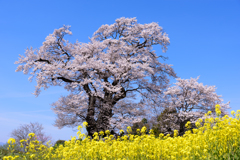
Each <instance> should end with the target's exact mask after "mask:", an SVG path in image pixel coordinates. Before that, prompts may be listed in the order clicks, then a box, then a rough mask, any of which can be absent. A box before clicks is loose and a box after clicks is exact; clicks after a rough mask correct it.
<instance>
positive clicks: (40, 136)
mask: <svg viewBox="0 0 240 160" xmlns="http://www.w3.org/2000/svg"><path fill="white" fill-rule="evenodd" d="M43 129H44V128H43V126H42V124H39V123H38V122H36V123H32V122H30V124H25V125H21V126H20V127H19V128H18V129H15V130H13V131H12V132H11V137H12V138H14V139H15V140H16V144H17V145H21V143H20V140H22V139H25V140H27V139H28V138H29V137H28V134H29V133H34V134H35V135H36V138H35V137H34V138H33V139H34V140H36V139H37V140H38V141H39V142H42V144H43V145H46V143H47V142H48V141H49V140H50V141H51V137H50V136H46V135H45V133H44V132H42V130H43ZM28 142H29V141H28ZM23 145H24V146H27V143H26V142H25V143H23Z"/></svg>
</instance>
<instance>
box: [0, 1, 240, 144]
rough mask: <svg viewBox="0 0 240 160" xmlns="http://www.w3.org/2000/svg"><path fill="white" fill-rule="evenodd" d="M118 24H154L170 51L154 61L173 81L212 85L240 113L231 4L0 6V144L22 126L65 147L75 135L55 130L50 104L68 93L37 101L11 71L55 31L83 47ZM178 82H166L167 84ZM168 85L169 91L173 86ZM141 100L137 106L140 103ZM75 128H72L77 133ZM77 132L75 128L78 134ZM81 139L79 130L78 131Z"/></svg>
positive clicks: (53, 90)
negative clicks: (66, 32)
mask: <svg viewBox="0 0 240 160" xmlns="http://www.w3.org/2000/svg"><path fill="white" fill-rule="evenodd" d="M120 17H128V18H131V17H136V18H137V20H138V23H142V24H144V23H151V22H158V24H159V25H160V26H162V27H163V29H164V30H165V31H166V33H167V34H168V35H169V38H170V45H169V46H168V51H167V52H166V53H162V51H161V47H160V46H154V47H153V49H154V50H156V53H157V55H163V56H166V57H168V58H169V59H168V60H166V61H163V60H162V59H160V58H159V60H160V62H163V63H167V64H172V65H173V69H174V70H175V72H176V73H177V76H179V77H180V78H183V79H190V78H191V77H192V78H197V76H199V75H200V78H199V80H198V82H199V83H203V85H208V86H216V88H217V89H216V93H217V94H218V95H222V96H223V97H221V98H222V99H223V100H224V101H223V103H227V102H228V101H230V107H231V109H229V110H228V111H229V112H230V111H232V110H234V111H236V110H238V109H240V94H239V90H240V84H239V79H240V63H239V58H240V55H239V53H240V52H239V51H240V41H239V37H240V30H239V28H240V21H239V18H240V1H237V0H225V1H223V0H201V1H198V0H194V1H193V0H189V1H187V0H181V1H180V0H165V1H163V0H148V1H141V0H138V1H127V0H122V1H110V0H105V1H77V0H75V1H73V0H72V1H63V0H58V1H56V0H52V1H47V0H41V1H30V0H22V1H17V0H16V1H12V0H8V1H3V0H2V1H0V35H1V38H0V44H1V46H0V48H1V50H0V55H1V58H0V64H1V67H0V73H1V78H0V109H1V112H0V126H1V132H0V142H7V140H8V139H9V138H10V133H11V131H12V130H14V129H16V128H18V127H19V126H20V124H29V123H30V122H39V123H40V124H42V125H43V127H44V132H45V133H46V135H50V136H52V137H53V140H54V141H56V140H58V139H62V140H68V139H70V138H71V136H76V131H73V129H72V128H67V127H65V128H63V129H60V130H59V129H58V128H57V127H54V126H53V124H54V120H55V118H56V115H55V113H54V112H53V111H52V110H50V108H51V107H52V106H51V105H50V104H52V103H54V102H56V101H58V99H59V98H60V96H61V95H62V96H67V95H68V94H69V93H70V92H68V91H67V90H65V89H64V86H62V87H59V86H57V87H56V86H51V87H50V88H49V89H47V90H44V89H41V90H42V92H41V94H40V95H39V96H38V97H37V98H35V96H34V95H33V94H32V93H33V92H34V91H35V86H36V84H37V83H36V79H33V81H32V83H31V82H29V81H28V77H29V76H30V74H28V75H24V74H23V73H22V72H15V70H16V68H17V66H18V65H17V64H14V62H15V61H17V60H18V57H19V54H20V55H25V54H24V52H25V49H26V48H27V47H31V46H32V47H33V48H39V47H40V46H41V45H42V42H43V41H45V38H46V36H48V35H49V34H51V33H52V32H53V31H54V29H57V28H60V27H62V26H63V25H64V24H65V25H71V31H72V32H73V35H72V36H67V38H66V39H68V40H69V41H70V42H72V43H74V42H75V41H76V40H77V39H78V41H80V42H84V43H88V42H89V39H88V37H92V34H93V33H94V32H95V31H96V30H97V29H98V28H99V27H100V26H101V25H103V24H112V23H114V22H115V20H116V19H117V18H120ZM173 83H176V79H173V78H172V79H171V84H173ZM172 86H174V84H173V85H172ZM138 100H140V99H138ZM76 128H77V127H76ZM76 128H75V129H76ZM83 131H84V133H85V131H86V130H85V129H84V130H83Z"/></svg>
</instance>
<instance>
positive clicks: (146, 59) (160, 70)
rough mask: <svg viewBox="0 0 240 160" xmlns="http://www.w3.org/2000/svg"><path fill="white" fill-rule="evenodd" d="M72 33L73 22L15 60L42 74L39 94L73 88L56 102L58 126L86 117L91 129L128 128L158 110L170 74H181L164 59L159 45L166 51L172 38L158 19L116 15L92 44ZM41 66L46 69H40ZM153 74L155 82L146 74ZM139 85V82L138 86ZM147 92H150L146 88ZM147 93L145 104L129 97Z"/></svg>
mask: <svg viewBox="0 0 240 160" xmlns="http://www.w3.org/2000/svg"><path fill="white" fill-rule="evenodd" d="M67 34H68V35H71V34H72V32H71V31H70V26H63V27H62V28H59V29H56V30H54V32H53V34H50V35H49V36H47V37H46V41H45V42H43V45H42V46H41V47H40V48H39V49H33V48H30V49H29V48H28V49H27V50H26V52H25V55H26V56H25V57H24V56H21V55H20V58H19V60H18V61H17V62H15V64H20V63H26V64H25V65H19V66H18V68H17V70H16V72H18V71H23V73H24V74H28V72H29V69H31V68H33V71H32V72H31V73H30V74H31V75H32V76H31V77H30V78H29V80H30V81H32V78H33V77H34V76H35V75H36V76H37V77H36V80H37V86H36V90H35V92H34V95H36V97H37V96H38V95H39V94H40V88H41V87H43V88H44V89H47V88H49V86H50V85H53V86H57V85H58V86H62V85H63V83H64V82H65V83H64V84H65V87H64V88H65V89H67V90H68V91H71V93H70V95H68V96H67V97H61V98H60V99H59V101H58V102H56V103H53V104H52V106H54V108H52V109H53V111H54V112H55V113H56V114H57V116H58V118H57V119H56V122H55V126H57V127H58V128H62V127H64V126H68V127H75V126H78V125H80V124H81V123H82V122H84V121H86V122H87V123H88V126H87V128H86V129H87V132H88V135H89V136H91V137H92V135H93V134H94V132H100V131H105V130H107V129H112V130H113V129H114V130H115V129H122V127H123V126H124V127H127V126H129V125H131V124H132V123H135V122H138V121H140V120H141V119H142V118H143V116H146V115H150V113H151V111H152V110H151V109H149V108H148V109H146V108H145V103H149V104H150V103H151V105H148V107H150V108H152V109H155V110H156V104H157V101H156V100H158V101H159V97H161V95H162V94H163V90H164V89H165V88H166V87H168V86H169V85H168V83H169V79H168V78H167V75H168V76H170V77H174V78H177V76H176V73H175V72H174V70H173V69H172V68H171V66H172V65H168V64H164V63H160V62H159V61H158V60H157V58H159V57H161V58H162V59H163V60H165V59H166V57H163V56H156V54H155V51H154V50H152V46H153V45H161V46H162V51H163V52H166V50H167V46H168V45H169V43H170V41H169V38H168V35H167V34H166V33H165V32H164V31H163V29H162V27H160V26H159V25H158V24H157V23H155V22H152V23H149V24H139V23H137V20H136V18H120V19H116V21H115V23H114V24H111V25H102V26H101V27H100V28H99V29H98V30H97V31H96V32H95V33H94V34H93V37H92V38H89V40H90V42H89V43H80V42H78V41H77V42H76V43H74V44H72V43H70V42H69V41H67V40H65V39H64V36H65V35H67ZM37 71H40V72H37ZM145 77H151V81H149V80H148V79H144V78H145ZM133 84H135V85H137V87H133V86H132V85H133ZM144 91H146V92H144ZM136 92H137V93H139V94H140V95H141V96H142V97H145V99H147V100H145V101H141V102H140V103H132V102H129V103H128V102H127V98H134V97H135V96H136V95H135V94H134V93H136Z"/></svg>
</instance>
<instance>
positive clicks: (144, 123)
mask: <svg viewBox="0 0 240 160" xmlns="http://www.w3.org/2000/svg"><path fill="white" fill-rule="evenodd" d="M144 126H145V127H146V128H147V132H146V134H149V131H150V124H149V123H148V121H147V119H146V118H143V119H142V121H140V122H136V123H133V126H130V127H131V129H132V132H131V135H139V134H138V132H137V129H140V131H141V129H142V127H144ZM140 135H141V132H140Z"/></svg>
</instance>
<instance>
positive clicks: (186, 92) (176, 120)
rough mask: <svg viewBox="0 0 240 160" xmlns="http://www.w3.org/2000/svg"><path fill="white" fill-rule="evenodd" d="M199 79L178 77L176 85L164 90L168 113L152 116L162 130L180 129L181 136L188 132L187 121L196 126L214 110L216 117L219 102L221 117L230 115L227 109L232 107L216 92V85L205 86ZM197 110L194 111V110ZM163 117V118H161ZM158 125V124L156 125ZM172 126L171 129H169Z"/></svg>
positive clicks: (193, 126) (164, 131) (166, 132)
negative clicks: (216, 107)
mask: <svg viewBox="0 0 240 160" xmlns="http://www.w3.org/2000/svg"><path fill="white" fill-rule="evenodd" d="M198 79H199V77H197V79H193V78H191V79H190V80H188V79H186V80H184V79H181V78H177V81H178V82H177V83H175V84H176V86H174V87H169V88H167V91H165V92H164V96H163V97H164V99H165V102H162V103H161V104H162V106H164V108H166V109H167V110H166V111H167V113H168V114H166V115H162V116H163V117H164V118H161V117H160V116H158V117H157V119H156V117H155V118H154V117H153V118H152V121H155V122H157V124H158V127H159V128H161V130H162V132H163V133H164V134H165V135H166V134H170V135H172V134H173V132H174V130H178V133H179V135H180V136H182V135H183V134H184V133H185V132H186V130H187V129H186V127H185V124H186V123H187V121H190V122H191V126H192V128H196V126H195V122H196V121H197V119H199V118H201V119H203V121H204V120H205V119H206V117H205V116H204V115H205V114H206V113H207V112H208V111H211V112H212V115H211V116H208V117H213V118H216V117H217V116H216V112H215V105H216V104H219V105H220V107H221V109H220V110H221V113H222V114H221V117H223V116H224V115H229V113H228V112H227V110H226V109H230V107H229V103H230V102H228V103H227V104H223V103H221V101H223V100H222V99H220V97H222V96H221V95H220V96H218V95H217V94H216V93H214V92H215V89H216V88H214V87H215V86H209V87H208V86H203V84H202V83H200V84H199V83H198V82H197V80H198ZM194 109H195V110H197V111H193V110H194ZM160 119H161V120H160ZM155 126H156V125H155ZM169 128H170V130H169Z"/></svg>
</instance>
